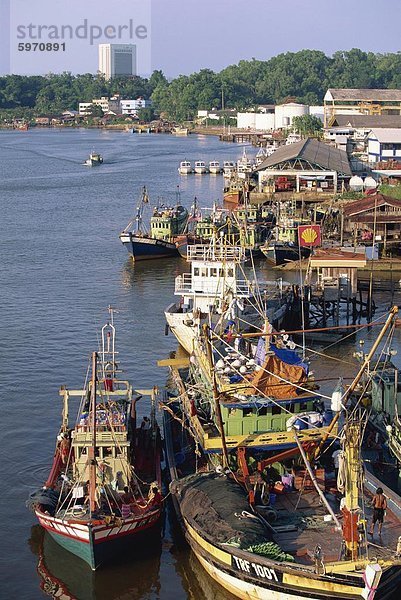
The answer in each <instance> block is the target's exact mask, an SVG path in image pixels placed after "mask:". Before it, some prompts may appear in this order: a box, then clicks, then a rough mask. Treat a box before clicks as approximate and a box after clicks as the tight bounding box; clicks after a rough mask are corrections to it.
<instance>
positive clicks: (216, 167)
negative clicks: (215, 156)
mask: <svg viewBox="0 0 401 600" xmlns="http://www.w3.org/2000/svg"><path fill="white" fill-rule="evenodd" d="M209 173H212V175H218V174H219V173H221V166H220V163H219V161H218V160H211V161H210V162H209Z"/></svg>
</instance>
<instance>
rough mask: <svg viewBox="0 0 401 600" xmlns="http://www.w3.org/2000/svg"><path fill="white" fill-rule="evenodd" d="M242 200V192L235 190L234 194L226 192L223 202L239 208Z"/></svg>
mask: <svg viewBox="0 0 401 600" xmlns="http://www.w3.org/2000/svg"><path fill="white" fill-rule="evenodd" d="M241 198H242V192H240V191H239V190H235V191H234V192H224V195H223V200H224V203H225V204H233V205H235V206H238V204H239V202H240V200H241Z"/></svg>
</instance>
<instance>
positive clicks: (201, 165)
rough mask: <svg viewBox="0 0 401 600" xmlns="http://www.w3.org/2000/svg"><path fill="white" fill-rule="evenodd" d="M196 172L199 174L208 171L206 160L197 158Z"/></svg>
mask: <svg viewBox="0 0 401 600" xmlns="http://www.w3.org/2000/svg"><path fill="white" fill-rule="evenodd" d="M195 173H198V174H199V175H203V173H207V168H206V163H205V161H204V160H197V161H196V162H195Z"/></svg>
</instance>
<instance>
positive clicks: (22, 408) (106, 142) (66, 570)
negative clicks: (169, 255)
mask: <svg viewBox="0 0 401 600" xmlns="http://www.w3.org/2000/svg"><path fill="white" fill-rule="evenodd" d="M91 150H95V151H98V152H100V153H101V154H102V155H103V156H104V159H105V163H104V164H103V165H102V166H101V167H98V168H92V169H91V168H88V167H85V166H83V165H82V163H83V161H84V160H85V158H87V156H88V155H89V153H90V152H91ZM241 153H242V148H241V146H238V145H229V144H222V143H220V142H219V141H218V140H217V139H216V138H212V137H204V136H188V138H175V137H173V136H165V135H146V134H143V135H131V134H129V133H127V132H115V131H98V130H85V129H79V130H61V131H59V130H30V131H28V132H8V131H3V132H0V205H1V213H0V214H1V232H0V249H1V253H0V256H1V263H0V281H1V311H2V312H1V318H2V327H1V344H0V358H1V376H0V397H1V413H0V440H1V442H0V443H1V455H0V457H1V458H0V482H1V488H0V489H1V493H0V502H1V510H0V532H1V538H0V539H1V542H2V543H1V552H0V598H12V597H15V598H18V599H21V600H24V599H27V600H34V599H36V598H45V597H49V596H50V597H60V595H61V590H63V591H64V593H65V594H66V595H65V598H67V597H70V598H77V599H78V600H86V599H98V600H117V599H121V600H122V599H124V600H125V599H126V600H137V599H138V600H139V599H156V598H162V599H165V600H173V599H174V600H180V599H186V598H192V599H196V600H198V599H199V600H203V599H209V598H217V599H219V600H220V599H221V600H228V599H229V598H231V596H230V595H229V594H226V593H225V592H224V591H222V590H221V589H220V588H219V587H218V586H216V584H214V582H213V581H211V579H210V578H208V577H207V576H206V575H205V574H204V572H203V570H202V569H201V568H200V566H199V565H198V563H197V561H196V559H194V557H193V556H192V555H191V553H190V552H189V550H188V548H187V547H186V546H185V543H183V541H182V539H181V537H180V535H179V534H178V532H177V531H176V526H175V523H174V518H173V516H172V515H171V513H170V512H169V513H168V515H167V518H166V524H165V537H164V539H163V541H162V543H161V545H160V547H159V548H157V549H156V550H155V552H154V553H153V555H150V556H141V557H140V559H139V560H137V561H135V562H132V563H128V564H127V563H126V562H123V563H122V564H121V566H120V567H118V566H117V567H113V568H109V569H107V568H106V569H105V570H104V571H101V572H99V573H96V574H92V573H91V571H90V570H89V568H88V567H86V565H85V564H84V563H82V562H81V561H80V560H79V559H76V558H75V557H73V556H71V555H69V554H68V553H66V552H64V551H63V550H62V549H60V548H59V547H58V546H57V544H55V543H54V542H53V541H52V540H51V539H48V537H47V536H43V532H42V531H41V529H40V528H39V527H38V526H37V525H36V524H35V519H34V517H33V515H32V514H31V513H30V512H28V510H27V509H26V508H25V500H26V498H27V496H28V494H29V492H30V491H32V490H33V489H35V488H37V487H38V486H40V485H42V484H43V482H44V480H45V479H46V476H47V473H48V470H49V467H50V464H51V459H52V455H53V451H54V444H55V434H56V432H57V429H58V426H59V422H60V414H61V401H60V398H59V396H58V389H59V387H60V385H62V384H65V385H67V386H68V387H70V388H77V387H79V386H82V384H83V380H84V376H85V373H86V368H87V359H88V357H89V355H90V353H91V352H92V351H93V350H95V349H97V333H98V331H99V329H100V327H101V326H102V324H103V323H104V322H105V321H106V320H107V310H106V309H107V306H108V305H109V304H111V305H112V306H114V307H115V308H116V309H117V310H118V311H119V312H118V314H117V315H116V327H117V345H118V350H119V352H120V355H119V357H120V364H121V366H122V368H123V369H124V372H125V374H126V376H127V378H128V379H130V380H131V381H132V383H133V385H134V387H135V388H149V387H151V386H153V385H163V384H164V383H165V380H166V371H165V370H163V369H159V368H158V367H157V365H156V361H157V360H158V359H159V358H165V357H166V356H168V353H169V352H170V351H171V350H174V349H175V348H176V343H175V341H174V339H173V337H171V336H170V337H166V336H165V335H164V329H165V325H164V315H163V309H164V308H165V306H167V304H169V303H170V302H171V300H172V298H173V292H174V277H175V276H176V275H178V274H180V273H182V272H183V271H186V270H188V269H187V265H186V263H185V262H184V261H182V259H178V258H177V259H164V260H161V261H150V262H145V263H139V264H137V265H134V264H133V263H132V261H131V260H130V259H129V258H128V255H127V253H126V250H125V249H124V248H123V246H122V245H121V243H120V241H119V239H118V234H119V232H120V231H121V230H122V229H123V228H124V227H125V225H126V224H127V222H128V221H129V220H130V218H131V216H132V215H133V213H134V212H135V208H136V204H137V199H138V197H139V195H140V189H141V186H143V185H146V186H147V187H148V190H149V194H150V198H151V202H150V204H151V205H155V204H156V201H157V199H158V198H164V199H165V201H166V202H174V201H175V199H176V195H177V185H180V194H181V203H182V204H184V205H186V206H187V207H189V206H190V205H191V204H192V202H193V198H194V196H197V198H198V200H199V205H200V206H202V207H203V206H205V207H210V206H211V205H212V204H213V201H215V200H218V199H220V200H221V197H222V184H223V179H222V177H221V176H217V177H216V176H208V175H207V176H195V175H191V176H186V177H179V175H178V173H177V167H178V163H179V162H180V160H183V159H185V158H186V159H188V160H191V161H194V160H196V159H198V158H199V159H204V160H206V161H209V160H213V159H218V160H220V161H221V162H223V160H233V159H234V160H236V159H238V158H239V156H240V155H241ZM256 268H257V270H258V273H259V275H260V276H261V278H264V279H268V278H273V277H275V275H274V274H273V273H271V272H270V273H269V271H268V269H267V268H266V266H265V264H264V263H263V261H262V262H260V263H257V265H256ZM398 296H399V294H396V296H395V298H394V300H395V301H396V302H397V301H401V298H398ZM376 302H377V304H378V311H377V313H376V315H375V317H377V316H378V315H380V314H381V313H383V312H385V311H386V309H387V308H388V306H389V304H390V298H389V297H388V296H387V295H386V294H381V296H379V297H377V298H376ZM375 334H377V332H374V330H371V332H370V334H366V333H364V334H359V335H358V337H366V336H367V338H368V342H367V343H369V339H373V338H374V336H375ZM351 339H353V338H351ZM399 345H400V344H399V334H397V337H396V339H395V341H394V344H393V347H395V348H397V346H399ZM354 347H355V345H354V342H353V341H351V342H349V343H348V344H343V345H342V346H341V348H332V349H331V350H330V352H331V354H332V355H333V356H334V357H335V358H337V359H340V360H341V361H344V362H336V363H335V371H334V369H333V363H332V361H328V360H327V359H325V358H322V357H320V356H318V355H314V358H313V363H312V364H313V368H314V369H315V370H316V371H317V370H319V374H320V376H321V377H322V378H328V377H330V376H331V377H332V376H333V373H334V374H335V376H337V375H341V374H344V373H348V372H349V371H350V368H351V367H350V364H351V363H352V352H353V350H354ZM396 359H397V357H396ZM354 368H355V367H354V366H352V369H354ZM326 386H327V391H329V390H330V386H331V387H332V386H333V383H332V382H330V384H328V383H326ZM148 410H149V408H148V406H147V405H146V403H145V404H143V405H142V407H141V406H139V415H142V414H147V413H148Z"/></svg>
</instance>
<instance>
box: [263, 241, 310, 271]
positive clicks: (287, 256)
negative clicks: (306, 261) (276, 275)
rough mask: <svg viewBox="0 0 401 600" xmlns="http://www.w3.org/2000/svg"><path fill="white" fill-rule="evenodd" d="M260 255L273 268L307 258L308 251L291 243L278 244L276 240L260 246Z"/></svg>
mask: <svg viewBox="0 0 401 600" xmlns="http://www.w3.org/2000/svg"><path fill="white" fill-rule="evenodd" d="M260 251H261V253H262V254H263V255H264V256H265V257H266V259H267V262H268V263H269V264H271V265H273V266H275V267H276V266H279V265H284V264H286V263H287V262H289V261H293V260H299V259H300V258H301V259H302V258H308V257H309V256H310V253H311V251H310V249H309V248H304V247H301V248H299V247H298V245H295V244H293V243H292V242H280V241H277V240H268V241H267V242H266V243H265V244H263V245H261V246H260Z"/></svg>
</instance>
